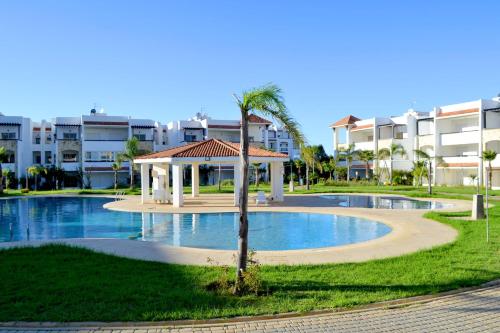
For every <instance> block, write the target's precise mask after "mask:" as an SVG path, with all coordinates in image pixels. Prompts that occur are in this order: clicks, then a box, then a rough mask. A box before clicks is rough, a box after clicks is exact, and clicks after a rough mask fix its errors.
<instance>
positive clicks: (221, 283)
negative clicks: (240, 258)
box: [206, 250, 263, 295]
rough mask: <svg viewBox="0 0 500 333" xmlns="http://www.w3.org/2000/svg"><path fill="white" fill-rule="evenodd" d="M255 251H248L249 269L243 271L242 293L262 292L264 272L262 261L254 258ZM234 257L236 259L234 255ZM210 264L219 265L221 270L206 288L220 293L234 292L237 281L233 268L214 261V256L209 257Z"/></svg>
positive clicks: (257, 293)
mask: <svg viewBox="0 0 500 333" xmlns="http://www.w3.org/2000/svg"><path fill="white" fill-rule="evenodd" d="M254 257H255V251H253V250H252V251H249V252H248V258H247V270H246V271H245V272H244V273H243V286H242V294H241V295H245V294H254V295H259V294H260V293H262V291H263V290H262V286H263V282H262V274H261V266H260V263H259V262H258V261H257V260H255V259H254ZM233 259H236V258H235V257H233ZM207 262H208V263H209V264H212V265H215V266H217V268H218V270H219V275H218V276H217V278H216V280H215V281H213V282H211V283H209V284H208V285H207V286H206V289H207V290H209V291H214V292H217V293H219V294H230V293H232V292H233V289H234V286H235V281H234V279H233V278H231V276H232V274H231V273H232V272H234V271H233V270H231V268H230V267H229V266H228V265H220V264H219V262H217V261H214V260H213V259H212V258H207Z"/></svg>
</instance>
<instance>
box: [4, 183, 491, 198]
mask: <svg viewBox="0 0 500 333" xmlns="http://www.w3.org/2000/svg"><path fill="white" fill-rule="evenodd" d="M118 191H123V192H124V193H125V194H129V195H139V194H140V193H141V191H140V188H134V189H129V188H125V189H119V190H118ZM256 191H265V192H270V191H271V187H270V186H269V185H267V184H261V185H260V186H259V187H255V185H253V184H251V185H250V192H256ZM476 191H477V190H476V188H475V187H471V186H436V187H433V195H432V197H436V198H449V199H469V200H470V199H471V196H472V195H473V194H475V193H476ZM116 192H117V191H115V190H113V189H92V190H80V189H72V190H69V189H68V190H56V191H30V192H28V193H21V191H20V190H7V191H5V193H4V194H3V195H0V197H2V196H4V197H5V196H21V195H22V196H26V195H47V194H77V195H80V194H107V195H113V194H115V193H116ZM484 192H485V190H484V188H483V189H481V193H483V194H484ZM184 193H191V187H189V186H184ZM200 193H233V187H232V186H222V187H221V189H220V190H219V188H218V187H217V186H216V185H210V186H200ZM285 193H288V186H286V187H285ZM293 193H294V194H314V193H387V194H400V195H407V196H411V197H424V198H425V197H430V196H429V195H428V194H427V187H414V186H376V185H358V184H356V183H355V182H353V183H352V184H350V185H349V186H327V185H313V186H311V189H310V190H306V189H305V186H296V187H295V191H294V192H293ZM489 193H490V195H491V196H492V197H493V198H494V199H495V198H496V197H499V198H500V190H490V191H489Z"/></svg>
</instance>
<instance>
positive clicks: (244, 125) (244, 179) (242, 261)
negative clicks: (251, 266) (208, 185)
mask: <svg viewBox="0 0 500 333" xmlns="http://www.w3.org/2000/svg"><path fill="white" fill-rule="evenodd" d="M240 142H241V144H240V186H241V187H240V195H239V211H240V225H239V234H238V259H237V262H236V284H235V287H234V292H235V293H236V294H239V293H241V291H242V290H241V288H242V282H243V272H244V271H245V270H246V268H247V256H248V216H247V210H248V150H249V149H248V112H247V111H246V110H241V138H240Z"/></svg>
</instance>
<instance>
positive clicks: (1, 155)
mask: <svg viewBox="0 0 500 333" xmlns="http://www.w3.org/2000/svg"><path fill="white" fill-rule="evenodd" d="M6 161H7V150H6V149H5V147H0V194H3V177H4V176H3V172H2V163H5V162H6Z"/></svg>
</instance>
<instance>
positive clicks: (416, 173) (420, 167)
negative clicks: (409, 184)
mask: <svg viewBox="0 0 500 333" xmlns="http://www.w3.org/2000/svg"><path fill="white" fill-rule="evenodd" d="M412 173H413V178H414V179H416V180H417V186H422V178H423V177H427V176H428V174H427V169H426V168H425V162H424V161H415V162H413V170H412Z"/></svg>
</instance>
